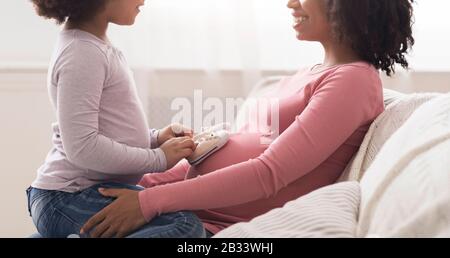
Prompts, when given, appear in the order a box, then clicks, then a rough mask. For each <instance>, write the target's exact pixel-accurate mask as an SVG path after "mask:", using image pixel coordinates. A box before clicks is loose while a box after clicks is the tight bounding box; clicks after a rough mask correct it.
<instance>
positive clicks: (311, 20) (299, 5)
mask: <svg viewBox="0 0 450 258" xmlns="http://www.w3.org/2000/svg"><path fill="white" fill-rule="evenodd" d="M287 6H288V8H290V9H292V16H293V17H294V25H293V27H294V30H295V31H296V32H297V38H298V39H299V40H306V41H319V42H324V41H328V40H329V39H331V29H330V25H329V23H328V18H327V10H326V4H325V1H324V0H289V2H288V4H287Z"/></svg>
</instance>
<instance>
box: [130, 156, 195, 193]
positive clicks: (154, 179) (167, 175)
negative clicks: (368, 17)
mask: <svg viewBox="0 0 450 258" xmlns="http://www.w3.org/2000/svg"><path fill="white" fill-rule="evenodd" d="M189 166H190V165H189V164H188V162H187V161H186V160H182V161H180V163H178V164H177V165H176V166H174V167H173V168H171V169H169V170H167V171H166V172H164V173H149V174H146V175H145V176H144V177H142V179H141V181H140V182H139V185H140V186H142V187H145V188H150V187H154V186H157V185H164V184H169V183H175V182H179V181H183V180H184V179H185V177H186V173H187V172H188V170H189Z"/></svg>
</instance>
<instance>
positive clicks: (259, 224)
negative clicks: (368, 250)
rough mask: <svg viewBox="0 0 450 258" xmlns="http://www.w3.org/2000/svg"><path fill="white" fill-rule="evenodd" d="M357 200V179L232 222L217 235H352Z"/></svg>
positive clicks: (284, 236)
mask: <svg viewBox="0 0 450 258" xmlns="http://www.w3.org/2000/svg"><path fill="white" fill-rule="evenodd" d="M359 202H360V189H359V183H357V182H344V183H340V184H335V185H331V186H327V187H324V188H321V189H319V190H316V191H314V192H312V193H310V194H308V195H305V196H303V197H300V198H299V199H297V200H295V201H291V202H289V203H287V204H286V205H285V206H284V207H283V208H279V209H274V210H272V211H270V212H268V213H266V214H264V215H262V216H259V217H257V218H255V219H253V220H252V221H250V222H246V223H238V224H235V225H233V226H231V227H229V228H227V229H225V230H223V231H221V232H219V233H218V234H217V235H215V236H214V237H218V238H242V237H244V238H245V237H247V238H287V237H296V238H313V237H314V238H315V237H320V238H350V237H354V236H355V233H356V232H355V230H356V219H357V214H358V206H359Z"/></svg>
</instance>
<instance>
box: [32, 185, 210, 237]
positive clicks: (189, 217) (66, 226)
mask: <svg viewBox="0 0 450 258" xmlns="http://www.w3.org/2000/svg"><path fill="white" fill-rule="evenodd" d="M100 187H102V188H119V189H125V188H126V189H131V190H142V188H141V187H138V186H135V185H125V184H118V183H105V184H98V185H95V186H92V187H89V188H87V189H85V190H83V191H81V192H76V193H67V192H62V191H52V190H41V189H37V188H33V187H30V188H28V189H27V197H28V210H29V212H30V216H31V217H32V218H33V222H34V225H35V226H36V227H37V229H38V231H39V234H40V235H41V236H42V237H46V238H65V237H67V236H69V235H71V234H78V233H79V232H80V229H81V227H82V226H83V225H84V223H85V222H87V220H88V219H89V218H91V217H92V216H93V215H94V214H96V213H97V212H99V211H100V210H102V209H103V208H105V207H106V206H108V205H109V204H111V203H112V202H113V201H114V198H110V197H104V196H103V195H101V194H100V193H99V192H98V188H100ZM82 237H84V236H82ZM127 237H130V238H200V237H206V232H205V229H204V228H203V225H202V223H201V221H200V220H199V218H198V217H197V216H196V215H195V214H194V213H192V212H184V211H183V212H175V213H167V214H163V215H161V216H158V217H156V218H154V219H153V220H152V221H151V222H149V223H148V224H146V225H144V226H143V227H142V228H140V229H138V230H137V231H135V232H133V233H132V234H130V235H128V236H127Z"/></svg>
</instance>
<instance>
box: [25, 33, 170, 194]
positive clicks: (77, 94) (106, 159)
mask: <svg viewBox="0 0 450 258" xmlns="http://www.w3.org/2000/svg"><path fill="white" fill-rule="evenodd" d="M48 90H49V95H50V98H51V102H52V105H53V107H54V108H55V111H56V117H57V122H56V123H54V124H53V125H52V128H53V148H52V150H51V151H50V152H49V154H48V155H47V158H46V160H45V163H44V164H43V165H42V166H41V167H40V168H39V169H38V176H37V178H36V180H35V181H34V182H33V183H32V186H33V187H36V188H40V189H47V190H60V191H66V192H76V191H80V190H83V189H85V188H87V187H90V186H92V185H94V184H97V183H102V182H120V183H128V184H136V183H138V182H139V180H140V179H141V177H142V175H144V174H145V173H148V172H161V171H164V170H165V169H166V157H165V155H164V152H163V151H162V150H161V149H159V148H158V146H157V130H154V129H153V130H150V129H149V128H148V124H147V120H146V118H145V114H144V111H143V108H142V104H141V102H140V101H139V98H138V97H137V92H136V86H135V84H134V80H133V76H132V73H131V70H130V69H129V67H128V65H127V63H126V61H125V59H124V57H123V55H122V53H121V52H120V51H119V50H118V49H117V48H115V47H113V46H112V45H111V44H109V43H106V42H104V41H102V40H101V39H99V38H97V37H95V36H94V35H92V34H90V33H87V32H84V31H81V30H63V31H62V32H61V34H60V36H59V39H58V42H57V45H56V49H55V52H54V55H53V58H52V61H51V64H50V67H49V73H48Z"/></svg>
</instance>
